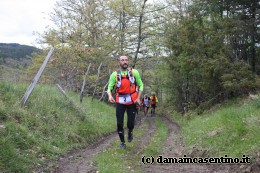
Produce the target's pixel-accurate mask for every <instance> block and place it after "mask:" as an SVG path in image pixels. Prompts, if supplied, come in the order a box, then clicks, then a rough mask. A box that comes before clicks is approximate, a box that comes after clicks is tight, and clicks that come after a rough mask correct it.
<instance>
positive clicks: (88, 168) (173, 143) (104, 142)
mask: <svg viewBox="0 0 260 173" xmlns="http://www.w3.org/2000/svg"><path fill="white" fill-rule="evenodd" d="M139 116H140V115H139ZM140 117H141V116H140ZM140 117H139V118H140ZM160 118H161V119H162V120H163V121H164V122H165V123H166V125H167V126H168V129H169V135H168V138H167V140H166V141H165V143H164V146H163V151H162V153H160V155H161V156H163V157H175V158H180V157H183V156H184V155H186V156H187V157H191V155H192V156H194V157H201V155H203V154H204V153H205V152H204V151H202V152H193V151H192V152H191V151H189V150H187V148H185V146H184V145H183V144H182V139H181V135H180V127H179V126H178V125H177V124H176V123H174V122H172V121H170V120H169V119H167V118H165V117H160ZM145 121H146V123H147V125H148V128H144V129H146V130H145V131H144V132H143V133H142V137H141V139H136V140H139V141H138V146H137V148H136V157H140V155H142V154H143V153H144V150H145V146H146V145H147V144H149V142H150V140H151V137H152V136H153V134H154V133H155V130H156V125H155V117H151V116H148V117H145V118H142V119H139V122H137V123H136V130H138V129H139V130H142V129H143V128H142V127H143V125H144V122H145ZM115 140H119V139H118V135H117V133H113V134H111V135H108V136H106V137H103V138H102V139H100V140H99V141H97V142H95V143H93V144H91V145H90V146H88V147H86V148H84V149H79V150H75V151H72V152H70V153H68V154H67V155H65V156H63V157H62V158H60V159H59V160H58V161H57V164H58V167H57V168H55V169H53V170H52V171H51V172H52V173H87V172H97V170H96V167H95V164H94V163H93V161H92V158H93V157H94V156H96V155H98V154H99V153H100V152H101V151H103V150H104V149H105V148H106V147H108V146H110V145H111V143H112V142H113V141H115ZM194 153H195V154H194ZM196 154H199V155H197V156H196ZM154 157H157V156H154ZM136 166H138V167H140V168H141V169H142V170H143V171H144V172H153V173H156V172H174V173H185V172H187V173H190V172H193V173H212V172H214V173H223V172H226V173H229V172H232V173H233V172H246V171H247V172H250V168H249V167H248V165H247V166H244V165H238V164H237V165H235V164H233V165H225V164H222V165H217V164H211V165H206V164H143V163H142V162H140V163H137V165H136ZM37 172H38V171H37ZM39 172H42V171H39Z"/></svg>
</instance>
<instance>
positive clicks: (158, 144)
mask: <svg viewBox="0 0 260 173" xmlns="http://www.w3.org/2000/svg"><path fill="white" fill-rule="evenodd" d="M155 123H156V131H155V133H154V135H153V137H152V139H151V142H150V143H149V144H148V145H147V146H146V149H145V155H146V156H156V155H158V154H159V153H160V152H161V151H162V149H163V144H164V142H165V140H166V138H167V134H168V127H167V125H166V124H165V123H164V122H163V121H162V120H161V119H160V118H158V117H156V120H155Z"/></svg>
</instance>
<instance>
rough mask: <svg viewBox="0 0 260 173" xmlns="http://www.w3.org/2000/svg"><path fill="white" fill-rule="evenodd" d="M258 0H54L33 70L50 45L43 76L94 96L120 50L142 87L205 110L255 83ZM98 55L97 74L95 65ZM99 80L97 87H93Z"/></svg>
mask: <svg viewBox="0 0 260 173" xmlns="http://www.w3.org/2000/svg"><path fill="white" fill-rule="evenodd" d="M259 5H260V4H259V2H258V1H257V0H246V1H245V0H160V1H159V0H158V1H149V0H143V1H140V0H130V1H129V0H109V1H102V0H97V1H96V0H95V1H94V0H62V1H57V2H56V5H55V8H54V11H53V13H52V14H51V19H52V21H53V23H54V24H55V27H52V28H49V29H47V30H46V31H45V32H44V33H43V34H42V35H41V39H39V40H40V42H39V43H41V44H42V45H45V49H46V50H45V52H44V51H43V53H41V54H35V55H34V58H33V59H34V64H33V66H31V67H30V68H29V69H28V74H29V76H30V74H31V76H33V74H35V73H36V71H37V70H38V69H39V67H40V64H41V63H42V62H43V60H44V57H45V55H46V52H47V51H48V50H49V49H50V48H51V47H55V49H56V50H55V52H54V54H53V57H52V60H51V65H50V66H48V69H47V70H46V72H45V73H44V75H43V78H44V80H43V81H44V82H43V83H58V84H60V85H61V86H62V87H64V88H66V89H70V90H73V91H79V90H80V87H81V85H82V81H83V78H84V74H85V72H86V70H87V67H88V65H89V64H90V63H91V67H90V71H89V74H88V76H87V78H86V81H87V86H86V89H85V93H87V94H89V95H91V94H92V93H93V91H94V90H95V88H96V89H97V92H95V97H97V98H100V97H101V93H102V90H103V88H104V86H105V85H106V83H107V81H108V78H109V75H110V73H111V72H113V71H115V70H116V69H117V62H116V59H117V58H118V56H119V55H123V54H124V55H128V56H129V57H131V65H132V67H133V68H136V69H138V70H139V71H140V73H141V76H142V78H143V82H144V84H145V90H144V92H145V93H148V94H150V93H151V92H156V94H157V95H158V97H159V99H160V101H163V102H167V103H169V104H171V105H174V107H175V109H176V110H178V111H180V112H188V111H189V110H193V109H198V110H204V109H206V108H208V107H211V106H212V105H214V104H216V103H219V102H222V101H223V100H226V99H229V98H232V97H236V96H239V95H243V94H246V93H250V92H255V91H257V90H258V89H259V78H258V75H259V74H260V60H259V54H260V53H259V50H260V48H259V34H260V33H259V32H260V31H259V8H257V7H259ZM101 63H102V65H101V67H100V70H101V74H100V77H99V80H98V81H96V79H97V74H98V72H97V69H98V67H99V66H100V64H101ZM96 86H97V87H96Z"/></svg>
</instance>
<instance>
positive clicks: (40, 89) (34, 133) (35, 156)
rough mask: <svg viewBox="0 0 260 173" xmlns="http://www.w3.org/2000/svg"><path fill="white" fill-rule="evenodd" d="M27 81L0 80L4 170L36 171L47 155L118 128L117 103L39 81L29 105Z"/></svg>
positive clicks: (0, 168)
mask: <svg viewBox="0 0 260 173" xmlns="http://www.w3.org/2000/svg"><path fill="white" fill-rule="evenodd" d="M27 87H28V85H22V84H18V85H17V84H11V83H6V82H0V125H1V128H0V172H31V171H32V170H33V169H34V168H35V167H36V166H37V165H39V164H42V163H44V161H45V160H50V159H55V158H56V157H57V156H58V155H59V154H62V153H65V152H67V151H68V150H70V149H72V148H75V147H81V146H85V145H87V144H88V143H90V142H92V141H93V140H95V139H97V138H98V137H100V136H102V135H104V134H106V133H110V132H112V131H114V130H115V127H116V124H115V123H116V121H115V115H114V114H115V113H114V108H113V107H111V106H108V105H107V104H104V103H102V102H99V101H96V100H93V101H92V100H91V99H89V98H84V99H83V103H81V104H80V103H79V95H78V94H76V93H68V96H69V98H70V99H67V98H66V97H65V96H63V95H62V94H61V93H60V92H59V91H58V89H57V88H56V87H55V86H37V87H36V88H35V89H34V91H33V92H32V95H31V96H30V98H29V100H28V102H27V103H26V105H25V106H24V107H21V106H20V102H21V99H22V97H23V95H24V93H25V91H26V89H27Z"/></svg>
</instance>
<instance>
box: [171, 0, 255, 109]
mask: <svg viewBox="0 0 260 173" xmlns="http://www.w3.org/2000/svg"><path fill="white" fill-rule="evenodd" d="M215 3H216V2H215V1H214V2H207V5H206V4H203V3H202V2H200V1H196V3H194V4H193V5H191V6H190V9H189V10H188V11H186V12H187V13H188V14H189V15H188V16H189V17H183V18H182V20H181V21H179V22H178V23H177V22H173V23H171V24H168V25H167V27H166V31H167V36H168V38H167V40H166V44H167V45H168V47H169V48H170V49H171V50H172V56H171V57H169V58H168V59H166V62H167V64H168V66H169V72H168V75H167V78H169V79H170V80H169V81H168V82H167V85H166V90H169V91H171V92H169V94H168V93H167V94H166V95H169V97H168V100H171V101H172V103H173V104H174V105H175V106H176V108H177V110H179V111H182V112H187V111H189V110H190V109H195V108H198V107H200V110H202V111H203V110H204V109H207V108H209V107H210V106H211V105H214V104H215V103H218V102H220V101H222V100H223V99H227V98H230V97H233V96H237V95H241V94H244V93H248V92H250V91H254V90H255V89H257V84H256V80H255V77H256V76H255V74H253V73H252V71H254V66H252V64H250V63H249V64H250V65H248V62H246V61H245V60H246V59H247V58H251V57H246V56H244V55H241V54H240V55H237V54H234V52H237V51H244V50H238V47H236V46H234V45H233V44H232V42H233V40H234V39H238V38H237V37H238V35H239V34H238V33H240V32H241V31H240V30H238V28H234V27H231V26H234V25H236V24H237V23H236V22H241V21H240V19H238V18H236V17H234V16H233V15H231V16H228V17H227V18H223V16H221V15H219V14H217V13H215V10H216V8H218V7H214V5H219V4H215ZM208 7H209V8H208ZM211 7H212V8H214V9H211ZM210 10H213V11H210ZM217 11H218V10H217ZM221 14H222V13H221ZM233 17H234V18H233ZM230 28H234V30H232V29H230ZM252 58H253V57H252ZM170 88H171V89H170ZM201 108H202V109H201ZM199 112H200V111H199Z"/></svg>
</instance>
